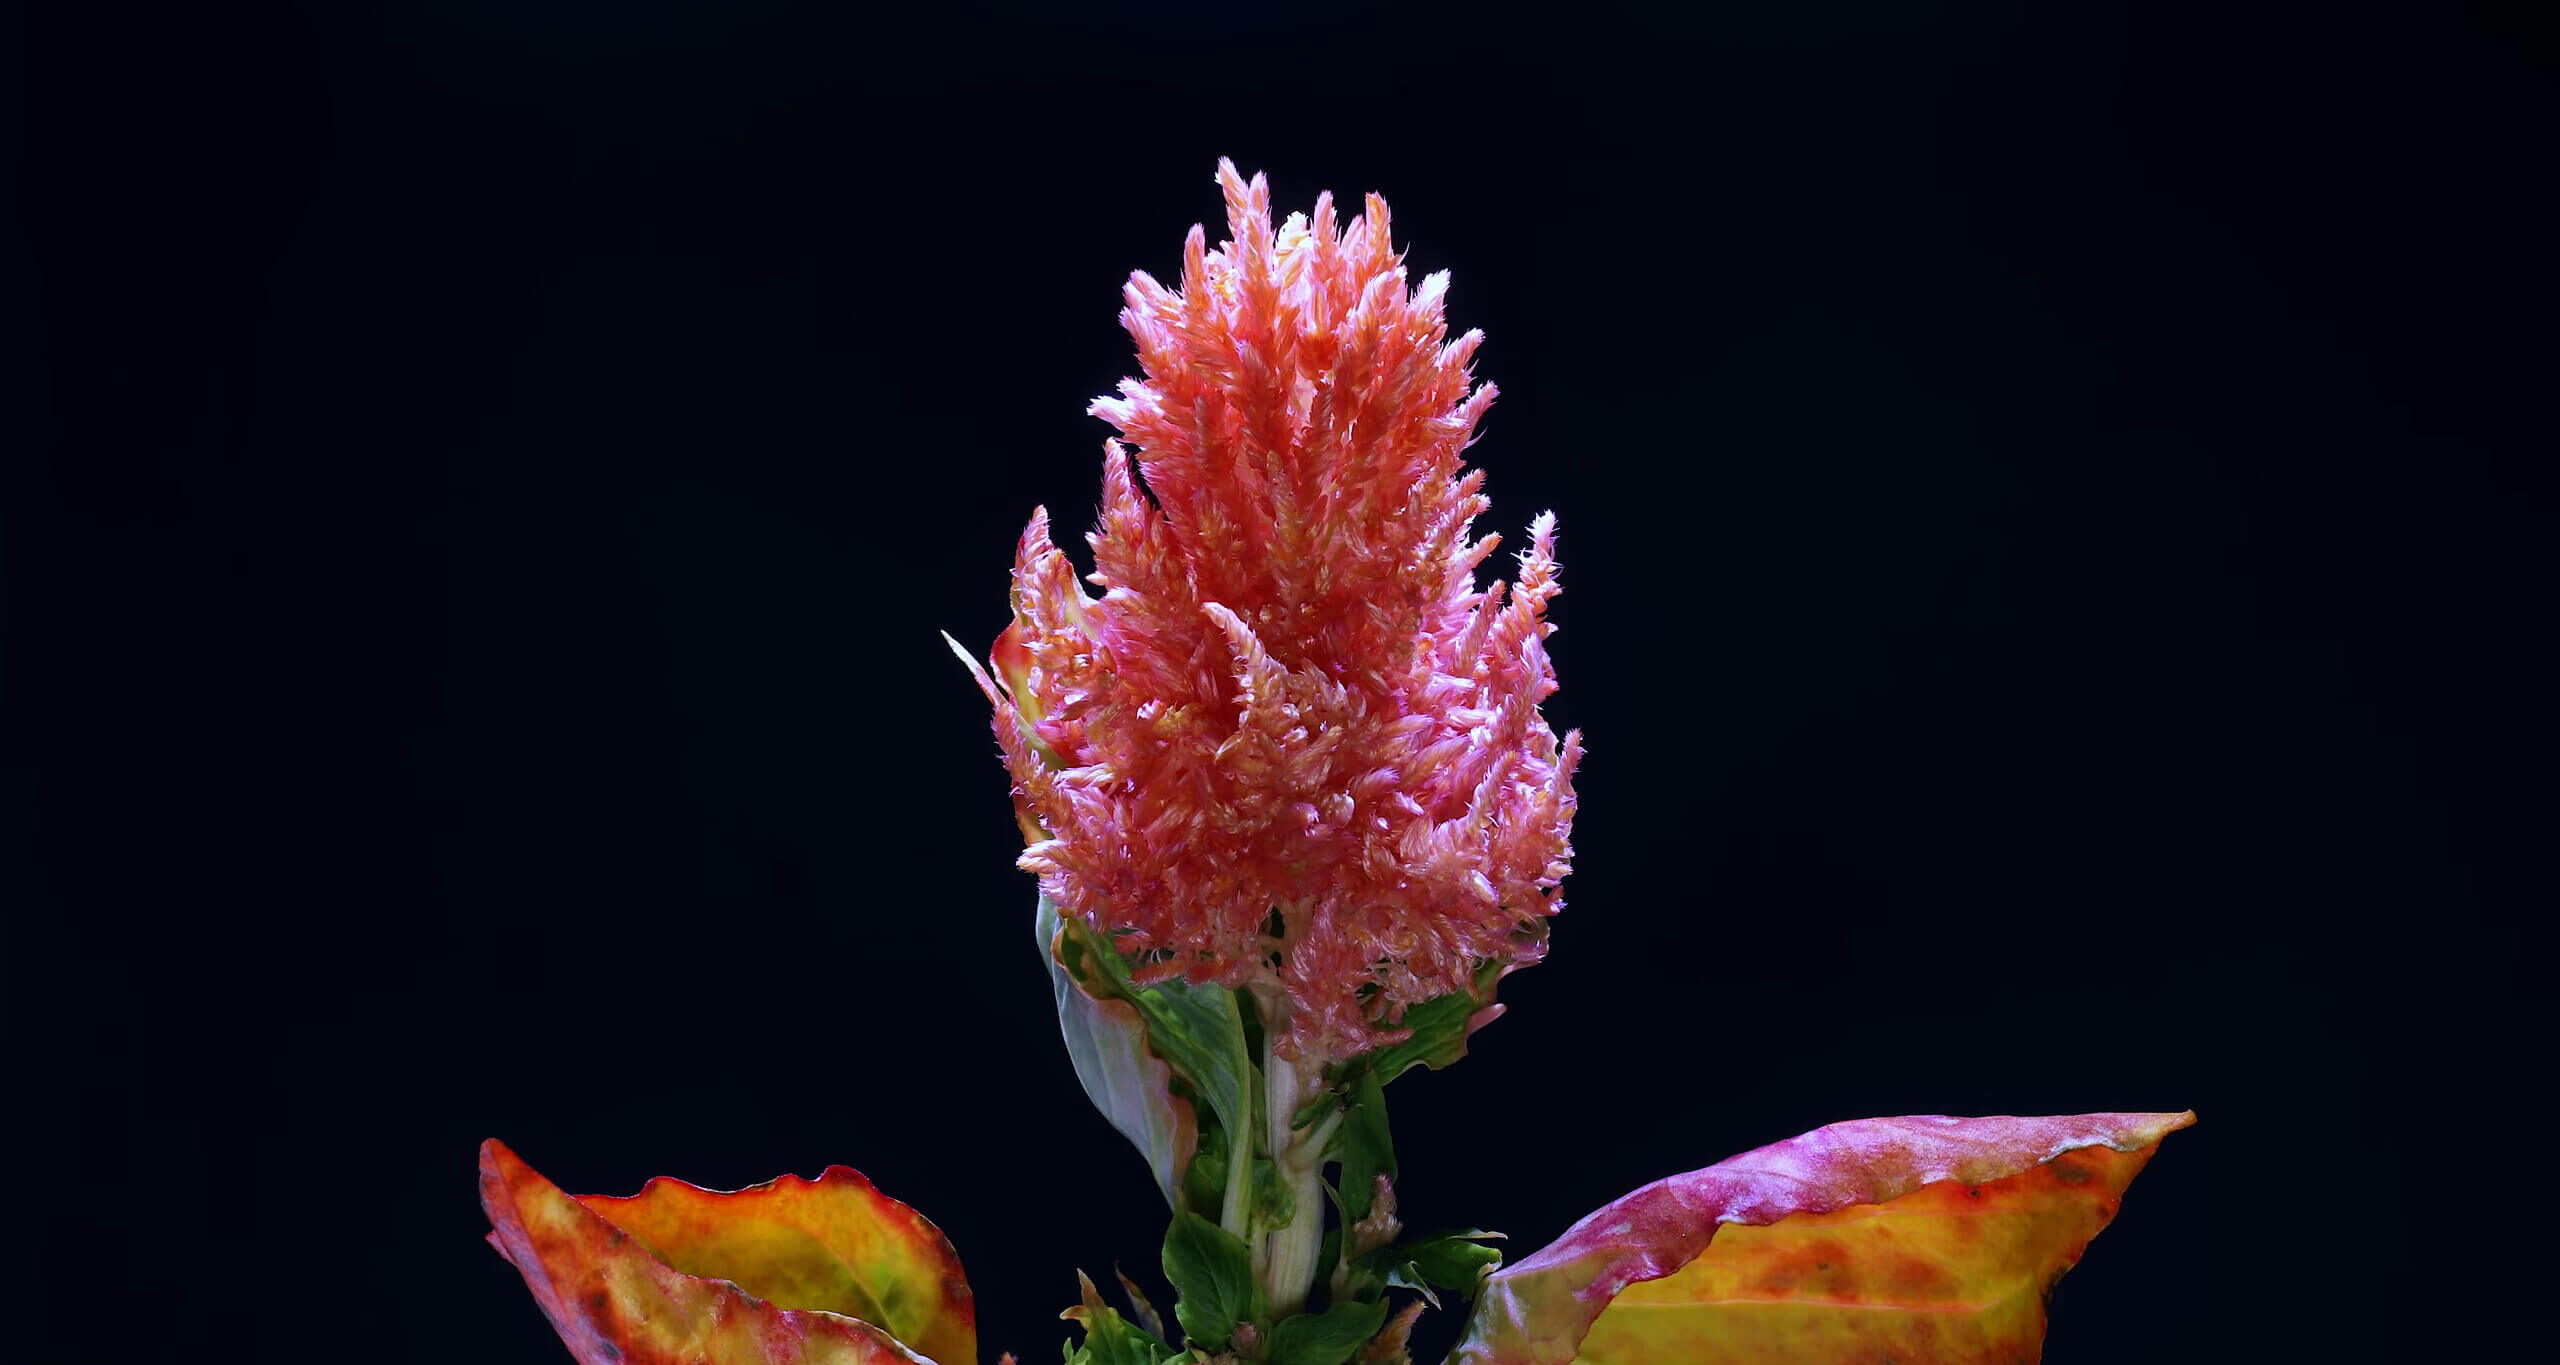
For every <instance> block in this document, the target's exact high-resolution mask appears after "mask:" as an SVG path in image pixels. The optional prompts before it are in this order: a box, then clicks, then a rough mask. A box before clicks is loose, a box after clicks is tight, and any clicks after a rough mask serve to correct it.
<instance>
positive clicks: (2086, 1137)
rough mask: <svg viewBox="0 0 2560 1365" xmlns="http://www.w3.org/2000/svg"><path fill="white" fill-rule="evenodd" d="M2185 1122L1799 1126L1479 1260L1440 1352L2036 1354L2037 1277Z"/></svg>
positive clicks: (1466, 1364)
mask: <svg viewBox="0 0 2560 1365" xmlns="http://www.w3.org/2000/svg"><path fill="white" fill-rule="evenodd" d="M2194 1121H2195V1115H2194V1114H2191V1113H2187V1114H2080V1115H2074V1116H2068V1117H2058V1118H1979V1119H1960V1118H1948V1117H1945V1116H1943V1115H1922V1116H1918V1117H1912V1118H1887V1119H1860V1120H1857V1121H1854V1122H1850V1123H1835V1124H1833V1125H1831V1126H1830V1127H1827V1128H1817V1129H1815V1130H1814V1131H1812V1132H1810V1133H1806V1134H1804V1135H1803V1136H1801V1137H1795V1138H1790V1139H1788V1140H1787V1141H1785V1142H1780V1143H1775V1144H1772V1145H1770V1146H1767V1147H1763V1148H1760V1149H1759V1150H1757V1151H1752V1152H1745V1153H1744V1154H1742V1155H1741V1156H1737V1157H1733V1158H1730V1159H1728V1160H1725V1161H1721V1162H1718V1163H1717V1164H1715V1165H1713V1166H1709V1167H1707V1168H1705V1169H1704V1170H1697V1171H1691V1172H1689V1173H1688V1174H1686V1175H1675V1176H1672V1177H1670V1178H1669V1179H1666V1180H1658V1181H1655V1182H1654V1183H1653V1184H1650V1185H1647V1186H1645V1187H1644V1188H1642V1189H1639V1190H1637V1191H1635V1192H1634V1193H1632V1194H1629V1195H1627V1196H1625V1197H1624V1198H1622V1199H1619V1200H1617V1201H1616V1202H1614V1203H1611V1204H1608V1205H1606V1206H1604V1207H1602V1208H1601V1209H1600V1210H1598V1211H1597V1212H1595V1213H1593V1214H1592V1215H1591V1216H1589V1217H1587V1218H1585V1219H1583V1220H1582V1221H1581V1222H1579V1223H1576V1224H1575V1225H1574V1226H1573V1228H1572V1229H1571V1230H1570V1231H1568V1232H1566V1233H1565V1235H1564V1236H1563V1237H1561V1238H1558V1239H1557V1240H1556V1241H1555V1243H1554V1244H1553V1245H1551V1246H1548V1247H1547V1248H1545V1249H1544V1250H1542V1251H1539V1252H1538V1253H1537V1254H1535V1255H1533V1256H1531V1257H1529V1258H1528V1259H1526V1260H1524V1261H1521V1262H1520V1263H1519V1264H1517V1265H1513V1266H1509V1267H1507V1268H1505V1269H1503V1270H1501V1271H1499V1272H1497V1273H1495V1274H1494V1275H1492V1276H1491V1277H1489V1278H1488V1279H1487V1280H1486V1282H1485V1289H1484V1293H1483V1296H1482V1297H1481V1298H1480V1299H1479V1300H1478V1301H1477V1305H1476V1312H1475V1316H1474V1318H1473V1319H1472V1320H1471V1321H1470V1322H1469V1324H1468V1328H1467V1334H1466V1338H1465V1340H1463V1341H1462V1342H1460V1343H1459V1346H1458V1349H1457V1351H1456V1352H1455V1353H1453V1354H1452V1356H1451V1357H1450V1359H1451V1360H1452V1362H1455V1365H1563V1362H1566V1361H1571V1360H1575V1359H1577V1358H1578V1359H1581V1360H1585V1361H1589V1362H1592V1363H1593V1365H1666V1363H1667V1362H1675V1361H1678V1362H1685V1361H1691V1360H1703V1359H1714V1360H1716V1361H1718V1362H1751V1361H1764V1360H1765V1361H1773V1362H1774V1361H1780V1360H1786V1361H1831V1360H1869V1359H1891V1360H1896V1361H1904V1362H1931V1361H1940V1362H1958V1361H1992V1360H1998V1361H2033V1360H2035V1359H2036V1358H2037V1357H2038V1355H2039V1354H2040V1353H2041V1350H2042V1345H2043V1340H2044V1295H2045V1293H2046V1292H2047V1291H2049V1290H2050V1289H2051V1287H2052V1284H2053V1281H2054V1280H2055V1279H2057V1278H2059V1277H2060V1275H2061V1274H2062V1272H2063V1271H2065V1270H2068V1269H2069V1268H2070V1267H2071V1266H2072V1265H2073V1264H2074V1263H2076V1262H2077V1261H2078V1260H2079V1259H2080V1253H2081V1251H2082V1250H2083V1249H2084V1248H2085V1247H2086V1246H2087V1245H2088V1243H2089V1239H2090V1238H2092V1237H2095V1236H2096V1235H2097V1234H2098V1232H2099V1230H2100V1229H2102V1228H2104V1227H2105V1226H2106V1224H2107V1222H2108V1220H2109V1219H2110V1218H2112V1217H2113V1216H2114V1214H2115V1210H2116V1203H2117V1200H2118V1199H2119V1198H2120V1197H2121V1196H2122V1195H2123V1193H2124V1189H2125V1186H2126V1185H2127V1184H2128V1183H2129V1182H2131V1181H2132V1179H2133V1177H2134V1175H2135V1174H2136V1173H2137V1172H2139V1171H2140V1170H2141V1169H2142V1166H2143V1163H2144V1162H2146V1161H2148V1160H2149V1159H2150V1156H2151V1153H2152V1151H2153V1150H2154V1149H2155V1148H2156V1147H2157V1145H2158V1144H2159V1141H2160V1139H2161V1138H2162V1137H2163V1136H2165V1135H2166V1134H2168V1133H2170V1132H2173V1131H2175V1130H2177V1129H2179V1128H2183V1127H2185V1126H2187V1125H2188V1124H2190V1123H2193V1122H2194ZM1720 1228H1721V1229H1722V1231H1721V1234H1719V1229H1720Z"/></svg>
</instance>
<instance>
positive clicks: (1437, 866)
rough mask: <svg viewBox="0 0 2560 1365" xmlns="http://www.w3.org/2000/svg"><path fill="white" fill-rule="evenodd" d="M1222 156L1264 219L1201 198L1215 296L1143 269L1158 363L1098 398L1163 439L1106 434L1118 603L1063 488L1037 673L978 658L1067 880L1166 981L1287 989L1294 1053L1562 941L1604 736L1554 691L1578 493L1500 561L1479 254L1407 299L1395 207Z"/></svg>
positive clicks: (1011, 640) (1146, 325) (1034, 865)
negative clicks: (1212, 224) (1457, 307)
mask: <svg viewBox="0 0 2560 1365" xmlns="http://www.w3.org/2000/svg"><path fill="white" fill-rule="evenodd" d="M1218 184H1219V186H1220V188H1221V189H1222V190H1223V191H1224V192H1225V197H1226V210H1227V230H1228V232H1229V233H1230V234H1231V237H1230V240H1228V241H1225V242H1222V243H1220V244H1219V246H1218V248H1217V249H1216V250H1210V249H1208V248H1207V246H1206V245H1205V241H1204V235H1203V233H1202V232H1201V229H1200V228H1199V227H1198V226H1196V225H1195V226H1194V227H1193V228H1192V229H1191V233H1190V236H1189V237H1188V239H1186V240H1185V242H1184V243H1183V255H1182V287H1181V288H1180V289H1179V290H1172V289H1167V288H1165V287H1164V286H1163V285H1161V284H1159V283H1157V282H1156V281H1155V280H1154V279H1153V278H1151V277H1149V276H1148V275H1147V274H1145V273H1144V272H1139V273H1136V274H1132V275H1131V276H1130V277H1129V284H1128V287H1127V289H1126V290H1125V291H1124V294H1123V297H1124V298H1125V299H1126V301H1127V307H1125V308H1123V309H1122V310H1121V313H1120V321H1121V325H1122V326H1123V327H1125V328H1126V329H1127V330H1128V333H1129V335H1130V336H1131V338H1133V339H1134V340H1135V341H1136V342H1137V348H1138V360H1139V364H1140V366H1141V367H1142V368H1143V370H1144V371H1145V378H1143V379H1128V380H1123V381H1121V384H1120V396H1118V397H1116V398H1103V399H1099V400H1096V401H1095V403H1094V405H1093V407H1092V411H1093V412H1094V413H1095V414H1096V415H1098V416H1100V417H1102V418H1104V419H1105V420H1107V421H1109V422H1110V423H1111V424H1112V425H1113V426H1115V427H1117V428H1119V430H1120V434H1121V436H1122V437H1124V438H1126V440H1127V441H1128V442H1129V443H1130V444H1131V445H1134V446H1135V447H1136V464H1137V467H1136V469H1134V470H1133V469H1132V468H1131V463H1130V452H1129V450H1128V449H1127V448H1126V447H1124V446H1123V445H1122V444H1121V443H1120V442H1119V441H1116V440H1106V441H1105V442H1104V443H1103V463H1102V525H1101V528H1100V529H1099V530H1098V531H1096V532H1094V533H1093V534H1091V535H1089V536H1088V537H1087V540H1088V542H1089V543H1090V544H1091V545H1092V547H1093V557H1094V567H1095V571H1094V573H1093V574H1092V575H1091V581H1092V582H1093V583H1094V584H1095V585H1097V586H1099V587H1100V588H1102V589H1103V593H1102V596H1101V597H1099V598H1095V597H1092V596H1089V595H1087V593H1086V592H1085V591H1084V589H1083V587H1082V585H1080V584H1079V583H1078V582H1077V580H1076V575H1075V572H1074V570H1073V568H1072V567H1071V566H1070V565H1069V564H1068V561H1067V558H1066V556H1065V555H1064V554H1062V553H1060V551H1059V550H1058V548H1057V547H1056V546H1055V545H1053V544H1052V543H1051V542H1050V539H1049V522H1048V514H1047V512H1046V510H1045V509H1042V510H1039V511H1035V512H1034V513H1033V514H1032V517H1031V524H1030V526H1029V527H1028V528H1027V529H1026V530H1025V531H1024V532H1023V536H1022V543H1021V548H1020V551H1019V553H1018V555H1017V557H1016V559H1015V562H1014V569H1013V614H1014V622H1013V625H1012V626H1011V627H1010V628H1008V629H1007V630H1006V631H1005V633H1004V636H1003V638H1002V639H1001V640H999V641H998V642H997V645H996V649H995V654H994V659H993V662H994V663H995V665H996V672H997V673H998V674H999V675H1001V677H1002V678H1003V681H1002V682H1001V683H1000V682H998V681H997V680H996V679H994V678H990V677H989V676H988V675H987V674H986V673H985V672H984V671H983V670H977V669H976V664H975V663H974V661H973V662H971V668H972V669H973V671H977V676H978V681H979V685H980V686H981V687H982V688H984V689H985V691H986V693H987V696H988V698H989V699H990V700H991V701H992V702H993V703H994V704H995V730H996V737H997V740H998V742H999V743H1000V745H1001V746H1002V748H1003V751H1004V757H1005V762H1006V764H1007V766H1008V767H1009V768H1010V769H1011V770H1012V774H1013V780H1014V798H1015V807H1016V811H1017V813H1018V815H1019V818H1020V821H1021V824H1022V827H1023V833H1024V836H1025V837H1026V839H1027V840H1028V841H1029V844H1030V846H1029V847H1028V848H1027V849H1026V850H1025V851H1024V852H1023V855H1022V859H1021V866H1022V867H1023V868H1024V869H1026V870H1028V871H1031V872H1033V873H1036V874H1038V876H1039V879H1040V889H1041V891H1042V892H1043V893H1044V894H1045V895H1047V896H1048V897H1050V898H1051V899H1052V900H1053V901H1055V902H1056V903H1057V905H1058V906H1059V907H1060V908H1061V909H1062V911H1064V912H1065V913H1067V914H1070V915H1073V916H1075V917H1077V918H1078V919H1080V920H1082V921H1083V922H1084V923H1085V924H1086V925H1087V926H1089V927H1090V928H1092V929H1093V930H1094V931H1096V932H1098V933H1102V934H1106V935H1110V936H1111V937H1112V938H1113V940H1114V941H1115V942H1116V943H1117V945H1118V946H1119V948H1120V950H1121V951H1122V952H1124V953H1126V954H1129V955H1130V956H1131V958H1132V960H1133V961H1134V962H1136V963H1137V964H1138V969H1137V970H1138V976H1139V979H1140V980H1141V981H1160V980H1165V979H1168V978H1170V977H1174V976H1177V975H1178V976H1182V977H1185V978H1187V979H1189V980H1191V981H1193V982H1215V983H1218V984H1220V985H1225V986H1230V987H1249V988H1252V989H1254V990H1255V991H1256V992H1257V995H1258V998H1260V999H1262V1000H1263V1001H1265V1002H1266V1006H1267V1007H1269V1006H1276V1005H1280V1004H1282V1003H1283V1002H1285V1014H1286V1019H1287V1027H1286V1031H1285V1034H1276V1035H1275V1040H1274V1041H1275V1045H1276V1046H1278V1047H1279V1048H1280V1049H1281V1051H1282V1054H1283V1055H1286V1056H1290V1057H1292V1058H1297V1059H1307V1058H1314V1059H1318V1060H1325V1059H1333V1060H1338V1059H1341V1058H1345V1057H1349V1056H1352V1055H1355V1054H1357V1053H1360V1052H1363V1051H1366V1050H1368V1049H1369V1048H1372V1047H1375V1046H1377V1045H1379V1044H1381V1043H1383V1042H1387V1041H1392V1040H1394V1039H1395V1038H1397V1037H1399V1036H1401V1035H1400V1034H1399V1033H1398V1031H1397V1029H1396V1024H1397V1020H1398V1019H1399V1018H1400V1017H1401V1016H1402V1014H1403V1012H1404V1010H1405V1008H1406V1007H1407V1006H1410V1005H1413V1004H1416V1003H1419V1002H1421V1001H1424V1000H1429V999H1432V998H1434V997H1437V996H1442V995H1447V994H1449V993H1451V992H1455V991H1461V990H1466V989H1469V987H1470V984H1471V982H1472V980H1473V979H1474V977H1475V974H1476V972H1477V971H1478V969H1479V968H1481V967H1483V966H1485V965H1487V964H1496V965H1499V966H1500V967H1502V968H1504V969H1506V970H1507V969H1508V968H1510V967H1513V966H1520V965H1526V964H1528V963H1531V962H1535V961H1537V960H1538V959H1539V958H1540V957H1541V956H1542V955H1543V954H1544V952H1545V947H1546V927H1547V926H1546V919H1547V917H1548V916H1550V915H1552V914H1554V913H1555V912H1556V911H1557V910H1559V909H1561V908H1562V907H1563V900H1562V899H1561V897H1560V896H1559V894H1558V887H1559V885H1560V884H1561V882H1562V881H1563V879H1564V876H1565V874H1566V872H1567V870H1568V868H1569V864H1568V862H1567V859H1568V858H1570V856H1571V854H1572V849H1571V848H1570V846H1569V845H1568V843H1567V839H1568V836H1569V834H1570V833H1571V829H1572V825H1573V812H1574V793H1573V771H1574V766H1575V763H1576V761H1577V760H1578V759H1579V758H1580V757H1581V753H1582V745H1581V737H1580V734H1579V732H1576V733H1574V734H1570V735H1567V736H1566V737H1565V739H1564V741H1563V742H1562V743H1561V744H1559V743H1558V742H1557V740H1556V737H1555V733H1554V732H1553V731H1551V730H1550V729H1548V728H1547V724H1546V721H1545V719H1544V718H1543V717H1542V716H1541V715H1540V714H1539V710H1538V705H1539V703H1540V702H1541V701H1543V700H1545V699H1546V697H1547V696H1548V695H1549V694H1551V693H1553V692H1554V691H1555V689H1556V681H1555V673H1554V670H1553V669H1552V668H1551V667H1550V666H1549V663H1548V659H1547V646H1546V640H1547V637H1548V636H1549V635H1550V634H1551V633H1552V632H1553V631H1554V629H1555V627H1554V626H1552V625H1550V624H1548V623H1547V622H1546V620H1545V619H1544V618H1545V612H1546V606H1547V603H1548V601H1549V599H1551V598H1553V597H1554V596H1555V594H1556V591H1557V588H1558V584H1557V581H1556V561H1555V518H1554V516H1553V515H1552V514H1546V515H1541V516H1540V517H1539V518H1538V519H1537V520H1536V521H1535V522H1533V523H1532V524H1531V526H1530V531H1529V548H1528V550H1527V552H1525V553H1523V554H1521V555H1520V556H1519V574H1518V577H1517V578H1516V580H1514V581H1513V582H1511V583H1510V584H1508V585H1506V584H1504V583H1502V582H1495V583H1494V584H1493V585H1492V586H1491V587H1489V588H1481V589H1480V588H1478V587H1477V585H1476V578H1475V571H1476V567H1477V566H1478V565H1479V564H1481V563H1482V562H1483V561H1484V560H1485V558H1486V557H1487V556H1488V555H1490V554H1491V553H1492V552H1493V550H1494V547H1495V545H1496V544H1497V543H1498V541H1499V537H1496V536H1485V537H1483V538H1482V539H1470V538H1469V535H1470V529H1469V528H1470V526H1471V524H1472V523H1473V521H1474V519H1475V518H1476V516H1477V515H1478V514H1479V513H1481V512H1483V511H1484V510H1485V508H1486V507H1487V506H1488V502H1487V500H1486V499H1485V497H1484V496H1483V494H1482V493H1481V492H1480V491H1479V490H1480V489H1481V487H1482V486H1483V483H1484V474H1483V471H1481V470H1464V469H1463V468H1462V458H1461V456H1462V452H1463V451H1464V450H1465V448H1466V447H1467V445H1468V444H1469V443H1470V442H1471V440H1472V438H1473V435H1474V432H1475V427H1476V423H1477V421H1478V420H1479V419H1480V418H1482V417H1483V415H1484V412H1485V409H1486V408H1487V407H1488V406H1489V405H1490V404H1491V403H1492V402H1493V397H1494V388H1493V386H1492V385H1491V384H1483V385H1473V386H1472V387H1471V375H1470V371H1469V368H1468V360H1469V357H1471V356H1472V355H1473V354H1474V353H1475V349H1476V346H1477V344H1478V343H1479V342H1480V341H1481V340H1482V334H1481V333H1479V332H1473V331H1471V332H1468V333H1466V334H1465V335H1463V336H1460V337H1458V338H1457V339H1456V340H1454V341H1452V340H1448V339H1447V333H1448V328H1447V324H1446V322H1445V320H1444V319H1443V317H1442V299H1443V296H1444V294H1445V292H1446V290H1447V287H1448V277H1447V275H1446V273H1445V272H1443V273H1440V274H1434V275H1432V276H1430V277H1429V278H1427V279H1425V280H1424V281H1423V282H1422V285H1421V287H1420V288H1418V289H1414V290H1412V291H1411V292H1410V293H1408V292H1407V289H1406V278H1405V271H1404V267H1403V263H1402V262H1403V258H1402V257H1401V256H1400V255H1398V254H1397V253H1396V251H1395V249H1394V247H1393V246H1392V245H1391V243H1390V242H1389V240H1388V235H1387V205H1386V202H1385V201H1384V200H1382V199H1380V198H1379V197H1377V196H1376V195H1374V194H1373V195H1370V196H1369V198H1368V202H1367V205H1366V211H1365V213H1364V214H1363V215H1362V216H1361V217H1360V218H1358V219H1356V220H1354V221H1353V222H1352V223H1351V225H1350V226H1349V227H1348V228H1347V229H1343V230H1339V231H1338V230H1337V228H1336V224H1335V220H1334V210H1333V201H1332V196H1331V195H1330V194H1325V195H1319V196H1317V198H1316V203H1315V211H1314V213H1313V214H1312V215H1311V216H1310V215H1299V214H1292V215H1290V216H1289V219H1288V221H1287V222H1286V223H1284V224H1282V225H1281V227H1280V228H1279V230H1278V231H1277V232H1276V233H1275V232H1274V231H1273V229H1272V224H1271V194H1270V188H1269V186H1268V184H1267V183H1266V182H1265V181H1264V179H1263V177H1262V176H1260V175H1256V176H1255V177H1254V178H1253V180H1252V181H1251V183H1247V182H1246V181H1245V180H1244V179H1243V178H1242V177H1240V176H1239V175H1238V174H1237V173H1236V169H1235V167H1234V165H1233V164H1232V163H1230V162H1226V161H1220V162H1219V163H1218ZM1142 479H1143V485H1142V483H1141V480H1142ZM964 657H965V656H964Z"/></svg>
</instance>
